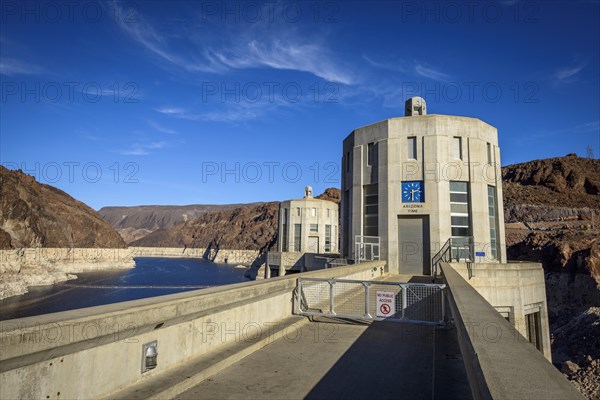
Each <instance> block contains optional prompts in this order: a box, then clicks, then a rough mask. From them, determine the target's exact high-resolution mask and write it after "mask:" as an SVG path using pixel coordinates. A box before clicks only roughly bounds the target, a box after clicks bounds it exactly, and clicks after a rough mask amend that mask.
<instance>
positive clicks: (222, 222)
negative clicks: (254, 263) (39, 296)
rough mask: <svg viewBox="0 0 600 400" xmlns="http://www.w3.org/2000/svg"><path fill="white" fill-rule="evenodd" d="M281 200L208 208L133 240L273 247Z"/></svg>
mask: <svg viewBox="0 0 600 400" xmlns="http://www.w3.org/2000/svg"><path fill="white" fill-rule="evenodd" d="M278 213H279V202H272V203H264V204H260V205H256V206H241V207H236V208H233V209H231V210H222V211H214V212H209V213H206V214H204V215H201V216H200V217H196V218H194V219H192V220H190V221H187V222H184V223H183V224H180V225H175V226H172V227H170V228H163V229H159V230H157V231H154V232H152V233H151V234H149V235H147V236H145V237H143V238H141V239H139V240H136V241H134V242H132V243H131V246H137V247H199V248H202V247H208V246H213V247H214V246H218V247H220V248H223V249H244V250H271V249H272V248H273V247H274V245H275V241H276V239H277V220H278Z"/></svg>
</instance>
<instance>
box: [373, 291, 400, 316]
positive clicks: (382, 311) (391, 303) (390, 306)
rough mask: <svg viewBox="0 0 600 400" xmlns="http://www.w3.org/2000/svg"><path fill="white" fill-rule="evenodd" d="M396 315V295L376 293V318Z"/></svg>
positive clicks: (392, 293)
mask: <svg viewBox="0 0 600 400" xmlns="http://www.w3.org/2000/svg"><path fill="white" fill-rule="evenodd" d="M394 314H396V293H394V292H380V291H377V316H378V317H384V318H386V317H391V316H392V315H394Z"/></svg>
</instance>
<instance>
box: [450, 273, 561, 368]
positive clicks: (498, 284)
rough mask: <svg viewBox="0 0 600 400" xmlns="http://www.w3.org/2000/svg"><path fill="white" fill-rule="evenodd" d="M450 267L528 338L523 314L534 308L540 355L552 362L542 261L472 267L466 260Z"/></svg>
mask: <svg viewBox="0 0 600 400" xmlns="http://www.w3.org/2000/svg"><path fill="white" fill-rule="evenodd" d="M450 265H452V267H453V268H454V269H455V270H456V271H457V272H458V273H459V274H460V275H461V276H462V277H463V279H465V280H466V281H467V282H468V283H469V284H470V285H471V286H473V287H474V288H475V289H476V290H477V292H479V294H481V295H482V296H483V298H485V299H486V300H487V301H488V303H490V304H491V305H492V306H494V307H495V308H496V309H497V310H498V311H500V312H504V313H505V315H506V314H507V313H510V316H509V317H510V321H511V322H512V323H513V324H514V326H515V328H516V329H517V331H519V333H520V334H521V335H523V336H525V337H527V326H526V323H525V315H526V314H529V313H530V312H533V311H539V313H540V328H541V330H542V332H541V338H542V348H543V354H544V356H545V357H546V358H547V359H548V361H552V352H551V349H550V328H549V323H548V306H547V301H546V285H545V283H544V270H543V268H542V264H540V263H532V262H522V263H521V262H519V263H507V264H506V263H505V264H498V263H490V264H484V263H481V264H479V263H474V264H472V266H471V270H470V271H469V269H468V268H467V264H465V263H451V264H450Z"/></svg>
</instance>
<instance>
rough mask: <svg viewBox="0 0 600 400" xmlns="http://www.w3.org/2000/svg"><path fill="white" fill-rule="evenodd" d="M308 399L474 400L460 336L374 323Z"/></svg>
mask: <svg viewBox="0 0 600 400" xmlns="http://www.w3.org/2000/svg"><path fill="white" fill-rule="evenodd" d="M306 398H307V399H332V398H344V399H365V398H369V399H388V398H389V399H391V398H394V399H400V398H410V399H432V398H444V399H470V398H472V397H471V391H470V388H469V383H468V380H467V376H466V372H465V367H464V364H463V361H462V358H461V354H460V350H459V348H458V342H457V339H456V331H455V330H454V329H436V328H434V327H433V326H427V325H414V324H403V323H394V322H386V321H383V322H373V323H372V324H371V325H370V326H369V327H368V328H367V329H366V330H365V331H364V332H363V333H362V334H361V336H360V337H359V338H358V339H357V340H356V341H355V342H354V343H353V344H352V346H351V347H350V348H349V349H348V350H347V351H346V352H345V353H344V354H343V355H342V357H341V358H340V359H339V360H338V361H337V362H336V364H335V365H334V366H333V367H332V368H331V369H330V370H329V371H328V372H327V374H326V375H325V376H323V378H322V379H321V380H320V381H319V382H318V383H317V384H316V385H315V386H314V388H313V389H312V390H311V391H310V392H309V393H308V395H307V396H306Z"/></svg>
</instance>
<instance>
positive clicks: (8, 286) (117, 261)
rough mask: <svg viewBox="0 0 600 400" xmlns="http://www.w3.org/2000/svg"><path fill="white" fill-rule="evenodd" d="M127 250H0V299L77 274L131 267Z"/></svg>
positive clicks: (72, 277)
mask: <svg viewBox="0 0 600 400" xmlns="http://www.w3.org/2000/svg"><path fill="white" fill-rule="evenodd" d="M133 257H134V255H133V252H132V251H131V250H130V249H128V248H124V249H97V248H41V247H40V248H21V249H8V250H0V300H4V299H7V298H10V297H13V296H18V295H22V294H25V293H28V292H29V288H30V287H35V286H48V285H54V284H56V283H59V282H65V281H68V280H72V279H77V275H76V274H77V273H81V272H90V271H100V270H113V269H130V268H133V267H135V261H134V260H133Z"/></svg>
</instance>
